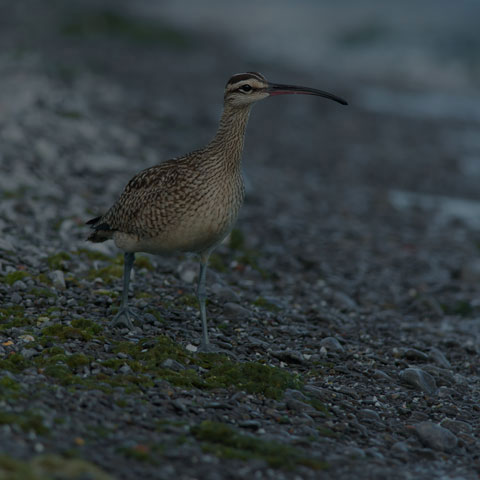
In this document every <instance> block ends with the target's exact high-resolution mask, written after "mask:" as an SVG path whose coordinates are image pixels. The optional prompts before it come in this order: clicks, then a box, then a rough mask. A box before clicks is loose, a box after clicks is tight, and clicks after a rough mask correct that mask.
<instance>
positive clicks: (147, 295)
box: [135, 292, 153, 299]
mask: <svg viewBox="0 0 480 480" xmlns="http://www.w3.org/2000/svg"><path fill="white" fill-rule="evenodd" d="M152 297H153V295H152V294H151V293H149V292H135V298H143V299H147V298H152Z"/></svg>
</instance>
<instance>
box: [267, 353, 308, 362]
mask: <svg viewBox="0 0 480 480" xmlns="http://www.w3.org/2000/svg"><path fill="white" fill-rule="evenodd" d="M270 353H271V354H272V356H273V357H275V358H278V359H279V360H282V361H283V362H285V363H298V364H302V363H305V360H304V358H303V355H302V354H301V353H300V352H295V351H291V350H282V351H272V352H270Z"/></svg>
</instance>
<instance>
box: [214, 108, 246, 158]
mask: <svg viewBox="0 0 480 480" xmlns="http://www.w3.org/2000/svg"><path fill="white" fill-rule="evenodd" d="M250 108H251V106H250V105H247V106H243V107H232V106H231V105H228V104H226V105H225V107H224V109H223V114H222V118H221V119H220V124H219V126H218V130H217V133H216V135H215V137H214V139H213V140H212V141H211V142H210V143H209V144H208V146H207V149H208V150H210V152H211V153H212V154H214V156H215V157H217V158H219V159H221V160H222V161H223V162H226V163H229V164H232V166H237V167H238V166H240V162H241V158H242V151H243V140H244V137H245V130H246V128H247V123H248V116H249V115H250Z"/></svg>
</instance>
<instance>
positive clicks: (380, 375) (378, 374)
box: [373, 370, 392, 382]
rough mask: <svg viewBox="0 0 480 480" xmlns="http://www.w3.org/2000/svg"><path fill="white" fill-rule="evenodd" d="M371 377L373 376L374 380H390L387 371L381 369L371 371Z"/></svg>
mask: <svg viewBox="0 0 480 480" xmlns="http://www.w3.org/2000/svg"><path fill="white" fill-rule="evenodd" d="M373 378H375V379H376V380H382V381H385V382H391V381H392V377H391V376H390V375H388V373H385V372H384V371H383V370H375V371H374V372H373Z"/></svg>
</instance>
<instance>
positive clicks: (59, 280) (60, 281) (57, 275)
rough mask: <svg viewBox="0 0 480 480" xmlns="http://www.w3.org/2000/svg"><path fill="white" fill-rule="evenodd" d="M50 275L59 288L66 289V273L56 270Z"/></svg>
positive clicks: (54, 284)
mask: <svg viewBox="0 0 480 480" xmlns="http://www.w3.org/2000/svg"><path fill="white" fill-rule="evenodd" d="M48 276H49V278H50V280H51V281H52V282H53V286H54V287H55V288H56V289H57V290H65V287H66V285H65V275H64V274H63V272H62V271H61V270H54V271H53V272H50V273H49V275H48Z"/></svg>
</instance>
